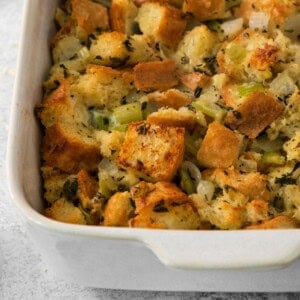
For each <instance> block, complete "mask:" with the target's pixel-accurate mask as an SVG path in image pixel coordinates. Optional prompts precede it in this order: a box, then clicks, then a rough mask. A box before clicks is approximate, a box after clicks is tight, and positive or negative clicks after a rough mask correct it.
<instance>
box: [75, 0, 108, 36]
mask: <svg viewBox="0 0 300 300" xmlns="http://www.w3.org/2000/svg"><path fill="white" fill-rule="evenodd" d="M70 4H71V8H72V14H71V19H72V20H74V21H75V22H76V24H77V31H78V33H79V36H81V35H82V36H84V37H87V36H88V35H89V34H91V33H92V32H93V31H95V30H96V29H102V30H106V29H108V28H109V20H108V10H107V8H106V7H104V6H102V5H101V4H99V3H95V2H94V1H91V0H71V1H70Z"/></svg>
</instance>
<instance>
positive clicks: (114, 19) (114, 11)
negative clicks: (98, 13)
mask: <svg viewBox="0 0 300 300" xmlns="http://www.w3.org/2000/svg"><path fill="white" fill-rule="evenodd" d="M137 12H138V9H137V7H136V6H135V5H134V3H133V1H132V0H112V1H111V6H110V22H111V29H112V30H114V31H119V32H122V33H125V34H127V35H131V34H132V33H133V29H134V19H135V17H136V15H137Z"/></svg>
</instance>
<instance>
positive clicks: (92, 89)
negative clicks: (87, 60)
mask: <svg viewBox="0 0 300 300" xmlns="http://www.w3.org/2000/svg"><path fill="white" fill-rule="evenodd" d="M132 82H133V78H132V76H131V74H130V73H129V72H127V71H118V70H116V69H112V68H110V67H104V66H98V65H88V67H87V73H86V74H84V75H82V76H81V77H80V78H79V79H78V81H77V82H75V83H74V84H73V85H72V87H71V89H72V92H73V93H76V94H77V95H78V97H79V96H80V97H81V98H82V102H83V103H84V104H85V105H86V106H88V107H91V106H96V107H100V108H107V109H112V108H115V107H117V106H119V105H120V104H121V101H122V98H123V97H126V96H127V95H128V93H129V92H130V91H131V90H132V88H133V86H132V84H131V83H132Z"/></svg>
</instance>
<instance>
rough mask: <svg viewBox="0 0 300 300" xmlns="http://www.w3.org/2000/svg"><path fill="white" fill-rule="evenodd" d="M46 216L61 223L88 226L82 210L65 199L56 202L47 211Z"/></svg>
mask: <svg viewBox="0 0 300 300" xmlns="http://www.w3.org/2000/svg"><path fill="white" fill-rule="evenodd" d="M44 214H45V216H46V217H48V218H51V219H54V220H56V221H60V222H65V223H72V224H86V220H85V217H84V215H83V213H82V212H81V210H80V209H79V208H78V207H76V206H74V205H73V204H72V202H69V201H67V200H66V199H65V198H60V199H58V200H56V201H55V202H54V203H53V204H52V206H51V207H49V208H47V209H46V210H45V212H44Z"/></svg>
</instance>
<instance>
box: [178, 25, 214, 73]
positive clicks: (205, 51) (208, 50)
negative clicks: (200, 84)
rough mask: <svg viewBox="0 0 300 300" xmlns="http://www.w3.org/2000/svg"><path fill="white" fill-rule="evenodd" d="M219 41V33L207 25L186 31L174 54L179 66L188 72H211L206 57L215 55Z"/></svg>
mask: <svg viewBox="0 0 300 300" xmlns="http://www.w3.org/2000/svg"><path fill="white" fill-rule="evenodd" d="M217 41H218V39H217V35H216V34H215V33H213V32H212V31H210V30H209V29H208V28H207V26H205V25H200V26H196V27H194V28H193V29H192V30H191V31H188V32H186V33H185V35H184V37H183V39H182V40H181V41H180V43H179V45H178V47H177V50H176V52H175V55H174V60H175V62H176V65H177V67H178V68H179V69H181V70H183V71H186V72H194V71H206V72H209V68H208V64H207V62H206V61H205V59H207V58H209V57H211V56H213V53H214V49H215V48H216V46H217Z"/></svg>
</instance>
